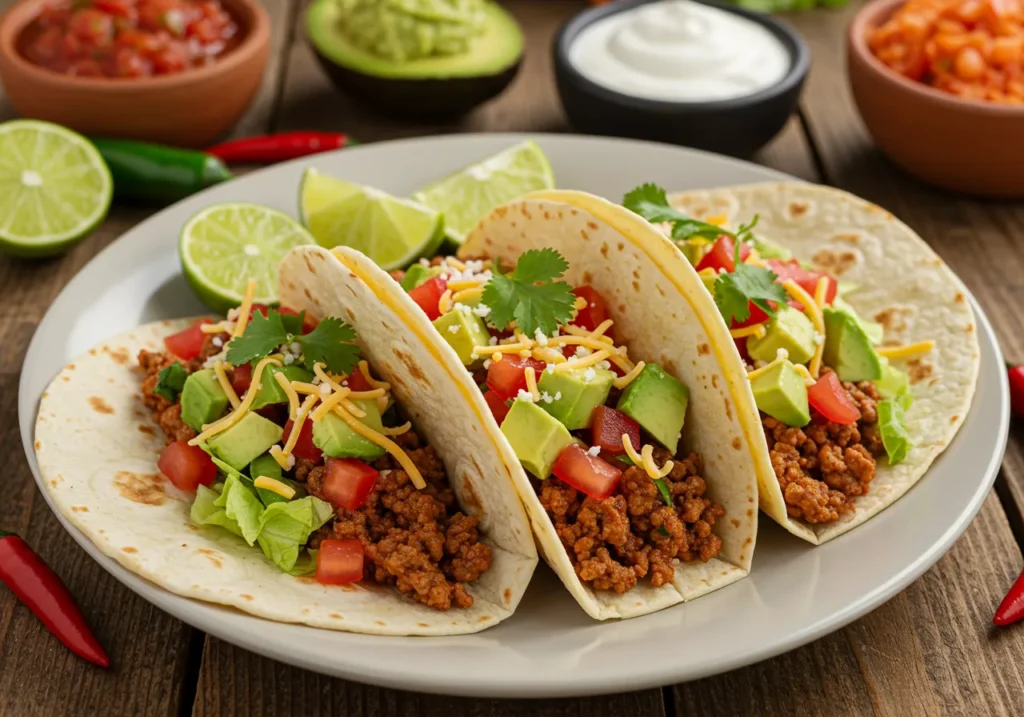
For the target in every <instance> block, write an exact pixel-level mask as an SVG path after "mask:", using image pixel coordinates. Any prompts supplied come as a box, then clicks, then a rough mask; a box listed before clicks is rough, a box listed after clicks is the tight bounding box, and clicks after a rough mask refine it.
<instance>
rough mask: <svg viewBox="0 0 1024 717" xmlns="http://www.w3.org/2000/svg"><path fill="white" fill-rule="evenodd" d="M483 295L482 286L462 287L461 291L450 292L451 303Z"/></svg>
mask: <svg viewBox="0 0 1024 717" xmlns="http://www.w3.org/2000/svg"><path fill="white" fill-rule="evenodd" d="M483 295H484V290H483V288H482V287H477V288H475V289H463V290H462V291H459V292H456V293H454V294H452V303H453V304H454V303H456V302H459V301H469V300H472V299H476V298H478V297H481V296H483Z"/></svg>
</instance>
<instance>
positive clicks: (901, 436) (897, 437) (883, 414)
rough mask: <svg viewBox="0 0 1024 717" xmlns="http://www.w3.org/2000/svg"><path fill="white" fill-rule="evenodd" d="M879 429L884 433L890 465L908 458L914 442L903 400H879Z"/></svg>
mask: <svg viewBox="0 0 1024 717" xmlns="http://www.w3.org/2000/svg"><path fill="white" fill-rule="evenodd" d="M906 395H909V394H906ZM878 429H879V431H880V432H881V434H882V444H883V445H884V446H885V452H886V453H887V454H888V455H889V465H895V464H897V463H899V462H900V461H902V460H903V459H904V458H906V457H907V453H908V452H909V451H910V449H911V448H913V447H914V442H913V441H912V440H911V438H910V432H909V431H907V424H906V415H905V413H904V408H903V402H902V401H900V400H899V399H886V400H884V401H879V402H878Z"/></svg>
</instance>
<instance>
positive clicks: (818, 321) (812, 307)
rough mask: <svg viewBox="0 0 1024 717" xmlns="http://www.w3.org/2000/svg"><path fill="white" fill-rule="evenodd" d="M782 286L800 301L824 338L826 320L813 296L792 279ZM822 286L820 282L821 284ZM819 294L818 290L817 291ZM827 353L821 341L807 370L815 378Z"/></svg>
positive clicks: (816, 329)
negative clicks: (822, 358)
mask: <svg viewBox="0 0 1024 717" xmlns="http://www.w3.org/2000/svg"><path fill="white" fill-rule="evenodd" d="M782 286H783V287H784V288H785V289H786V291H787V292H788V293H789V295H790V296H792V297H793V298H794V299H796V300H797V301H799V302H800V303H801V304H802V305H803V307H804V313H805V314H806V315H807V318H809V319H810V320H811V323H812V324H814V330H815V331H817V332H818V334H819V335H821V336H822V338H824V336H825V320H824V319H823V318H822V315H821V307H820V306H819V305H818V304H817V302H815V300H814V299H813V298H811V295H810V294H808V293H807V292H806V291H804V288H803V287H802V286H800V285H799V284H797V283H796V282H795V281H793V280H792V279H790V280H789V281H784V282H782ZM819 286H820V282H819ZM815 293H817V289H816V290H815ZM824 351H825V342H824V340H823V341H821V342H820V343H819V344H818V345H817V346H816V347H815V348H814V356H812V357H811V361H810V363H809V364H808V365H807V370H808V371H810V372H811V376H812V377H813V378H818V373H819V372H820V371H821V355H822V353H824Z"/></svg>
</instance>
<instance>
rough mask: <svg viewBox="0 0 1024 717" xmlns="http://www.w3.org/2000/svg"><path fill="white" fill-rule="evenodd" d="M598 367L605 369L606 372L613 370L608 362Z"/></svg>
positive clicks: (601, 363) (602, 362)
mask: <svg viewBox="0 0 1024 717" xmlns="http://www.w3.org/2000/svg"><path fill="white" fill-rule="evenodd" d="M597 367H598V368H603V369H604V370H605V371H608V370H609V369H611V367H612V365H611V363H610V362H608V361H601V362H599V363H598V364H597Z"/></svg>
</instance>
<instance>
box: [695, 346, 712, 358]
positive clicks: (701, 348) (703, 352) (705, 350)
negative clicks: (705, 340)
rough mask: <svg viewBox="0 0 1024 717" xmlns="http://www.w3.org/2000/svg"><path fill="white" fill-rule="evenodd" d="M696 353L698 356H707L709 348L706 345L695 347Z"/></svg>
mask: <svg viewBox="0 0 1024 717" xmlns="http://www.w3.org/2000/svg"><path fill="white" fill-rule="evenodd" d="M697 353H698V354H700V355H701V356H707V355H708V354H709V353H711V347H710V346H708V345H707V344H699V345H698V346H697Z"/></svg>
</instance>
